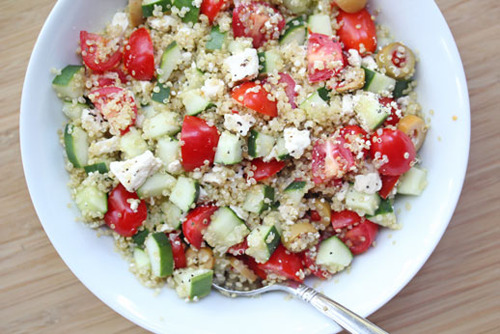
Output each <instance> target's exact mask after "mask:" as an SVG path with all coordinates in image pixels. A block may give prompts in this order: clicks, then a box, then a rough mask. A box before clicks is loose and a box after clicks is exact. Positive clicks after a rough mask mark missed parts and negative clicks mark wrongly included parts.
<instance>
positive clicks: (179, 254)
mask: <svg viewBox="0 0 500 334" xmlns="http://www.w3.org/2000/svg"><path fill="white" fill-rule="evenodd" d="M180 235H181V232H171V233H167V236H168V240H170V245H171V246H172V255H173V257H174V267H175V269H179V268H185V267H186V266H187V260H186V245H185V244H184V242H182V240H181V236H180Z"/></svg>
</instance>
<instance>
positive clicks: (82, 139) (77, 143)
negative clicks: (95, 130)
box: [64, 124, 89, 168]
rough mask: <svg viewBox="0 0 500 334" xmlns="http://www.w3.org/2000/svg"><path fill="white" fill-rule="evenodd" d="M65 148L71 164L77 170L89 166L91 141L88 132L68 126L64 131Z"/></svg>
mask: <svg viewBox="0 0 500 334" xmlns="http://www.w3.org/2000/svg"><path fill="white" fill-rule="evenodd" d="M64 146H65V148H66V154H67V156H68V160H69V162H71V163H72V164H73V166H74V167H76V168H82V167H83V166H85V165H87V162H88V159H89V139H88V135H87V132H85V130H83V129H82V128H80V127H78V126H74V125H72V124H67V125H66V128H65V129H64Z"/></svg>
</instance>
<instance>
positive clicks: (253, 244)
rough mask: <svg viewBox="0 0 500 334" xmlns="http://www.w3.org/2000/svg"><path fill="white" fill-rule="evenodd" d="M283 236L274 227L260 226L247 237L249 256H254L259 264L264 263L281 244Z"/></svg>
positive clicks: (247, 252)
mask: <svg viewBox="0 0 500 334" xmlns="http://www.w3.org/2000/svg"><path fill="white" fill-rule="evenodd" d="M280 240H281V236H280V233H279V232H278V230H277V229H276V227H275V226H274V225H271V226H258V227H256V228H254V229H253V230H252V232H250V234H249V235H248V237H247V242H248V249H247V250H246V251H245V253H246V254H247V255H250V256H252V257H253V258H254V259H255V260H256V261H257V262H261V263H264V262H266V261H267V260H269V258H270V257H271V255H273V253H274V251H275V250H276V248H277V247H278V245H279V244H280Z"/></svg>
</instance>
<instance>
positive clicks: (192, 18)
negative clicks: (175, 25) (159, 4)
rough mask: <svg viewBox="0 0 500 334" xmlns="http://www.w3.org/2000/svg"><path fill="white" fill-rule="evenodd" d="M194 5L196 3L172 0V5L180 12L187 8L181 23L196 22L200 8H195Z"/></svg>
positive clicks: (190, 0) (191, 0)
mask: <svg viewBox="0 0 500 334" xmlns="http://www.w3.org/2000/svg"><path fill="white" fill-rule="evenodd" d="M195 3H196V1H193V0H173V5H174V6H175V7H177V8H178V9H179V10H180V11H183V9H184V8H188V11H187V12H185V14H184V16H183V17H182V22H184V23H188V22H192V23H196V22H198V17H199V16H200V7H196V5H195Z"/></svg>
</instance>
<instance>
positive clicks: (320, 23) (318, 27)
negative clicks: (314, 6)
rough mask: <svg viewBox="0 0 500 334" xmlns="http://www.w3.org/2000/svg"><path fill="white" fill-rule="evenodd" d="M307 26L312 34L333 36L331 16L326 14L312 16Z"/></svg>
mask: <svg viewBox="0 0 500 334" xmlns="http://www.w3.org/2000/svg"><path fill="white" fill-rule="evenodd" d="M307 25H308V27H309V30H310V31H311V32H315V33H318V34H323V35H327V36H333V29H332V22H331V20H330V15H326V14H314V15H311V16H309V20H308V21H307Z"/></svg>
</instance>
